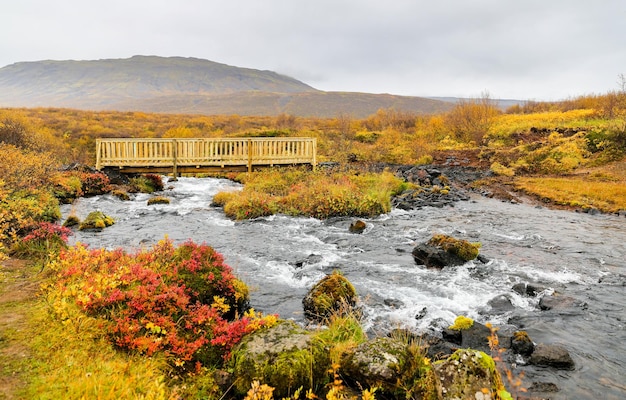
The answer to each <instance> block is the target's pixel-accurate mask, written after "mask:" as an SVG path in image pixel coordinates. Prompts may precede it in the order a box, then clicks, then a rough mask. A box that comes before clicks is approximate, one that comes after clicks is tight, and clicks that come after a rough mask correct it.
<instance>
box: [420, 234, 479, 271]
mask: <svg viewBox="0 0 626 400" xmlns="http://www.w3.org/2000/svg"><path fill="white" fill-rule="evenodd" d="M479 249H480V243H470V242H468V241H466V240H460V239H455V238H453V237H451V236H447V235H434V236H433V237H432V238H431V239H430V240H429V241H428V242H426V243H421V244H419V245H417V246H416V247H415V248H414V249H413V251H412V254H413V258H414V260H415V262H416V263H417V264H420V265H425V266H426V267H428V268H443V267H446V266H457V265H463V264H465V263H466V262H468V261H471V260H473V259H475V258H477V257H478V252H479Z"/></svg>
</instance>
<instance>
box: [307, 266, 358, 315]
mask: <svg viewBox="0 0 626 400" xmlns="http://www.w3.org/2000/svg"><path fill="white" fill-rule="evenodd" d="M357 300H358V295H357V293H356V290H355V289H354V286H352V283H350V281H349V280H348V279H347V278H346V277H345V276H343V275H342V274H341V273H340V272H339V271H334V272H333V273H332V274H330V275H327V276H325V277H324V278H322V280H320V281H319V282H318V283H316V284H315V286H313V287H312V288H311V290H309V292H308V293H307V295H306V296H305V297H304V299H303V300H302V305H303V306H304V315H305V317H306V318H307V319H309V320H311V321H317V322H323V321H324V320H325V319H327V318H329V317H330V316H331V315H332V314H334V313H339V314H341V313H346V312H347V313H351V312H355V307H356V302H357Z"/></svg>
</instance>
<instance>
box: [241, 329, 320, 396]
mask: <svg viewBox="0 0 626 400" xmlns="http://www.w3.org/2000/svg"><path fill="white" fill-rule="evenodd" d="M230 367H231V368H232V370H233V378H234V382H235V386H234V388H235V391H236V392H237V393H239V394H242V395H243V394H245V393H247V391H248V390H249V389H250V387H251V385H252V382H254V381H255V380H258V381H260V382H261V383H264V384H267V385H269V386H271V387H273V388H274V396H275V398H283V397H287V396H290V395H291V394H293V393H294V391H296V390H297V389H299V388H303V390H304V391H306V390H308V389H314V390H315V389H319V388H321V387H323V386H324V385H325V384H326V383H327V382H328V380H329V378H328V377H329V375H328V370H329V369H330V367H331V365H330V359H329V356H328V352H327V351H326V350H325V349H324V347H323V346H322V345H321V342H319V341H317V340H315V337H314V335H313V334H312V333H311V332H308V331H306V330H304V329H303V328H301V327H299V326H298V325H296V324H295V323H294V322H292V321H281V322H280V323H279V324H277V325H276V326H274V327H272V328H269V329H265V330H261V331H258V332H255V333H253V334H251V335H249V336H247V337H245V338H244V339H243V340H242V341H241V343H240V344H239V345H238V346H237V347H236V348H235V349H233V351H232V358H231V361H230Z"/></svg>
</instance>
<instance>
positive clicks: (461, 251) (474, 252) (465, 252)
mask: <svg viewBox="0 0 626 400" xmlns="http://www.w3.org/2000/svg"><path fill="white" fill-rule="evenodd" d="M428 243H429V244H431V245H433V246H437V247H440V248H442V249H444V250H445V251H447V252H449V253H452V254H455V255H457V256H459V257H461V258H462V259H463V260H465V261H471V260H473V259H475V258H476V257H478V251H479V249H480V243H470V242H468V241H466V240H460V239H455V238H453V237H452V236H448V235H434V236H433V237H432V238H431V239H430V240H429V242H428Z"/></svg>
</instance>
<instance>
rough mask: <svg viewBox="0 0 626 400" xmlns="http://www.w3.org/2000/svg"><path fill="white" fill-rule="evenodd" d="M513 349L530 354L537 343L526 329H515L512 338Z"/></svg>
mask: <svg viewBox="0 0 626 400" xmlns="http://www.w3.org/2000/svg"><path fill="white" fill-rule="evenodd" d="M511 349H512V350H513V351H514V352H515V353H517V354H521V355H523V356H527V357H528V356H530V355H531V354H532V353H533V351H534V350H535V344H534V343H533V341H532V340H531V339H530V336H528V333H527V332H526V331H515V332H514V333H513V338H512V339H511Z"/></svg>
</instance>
